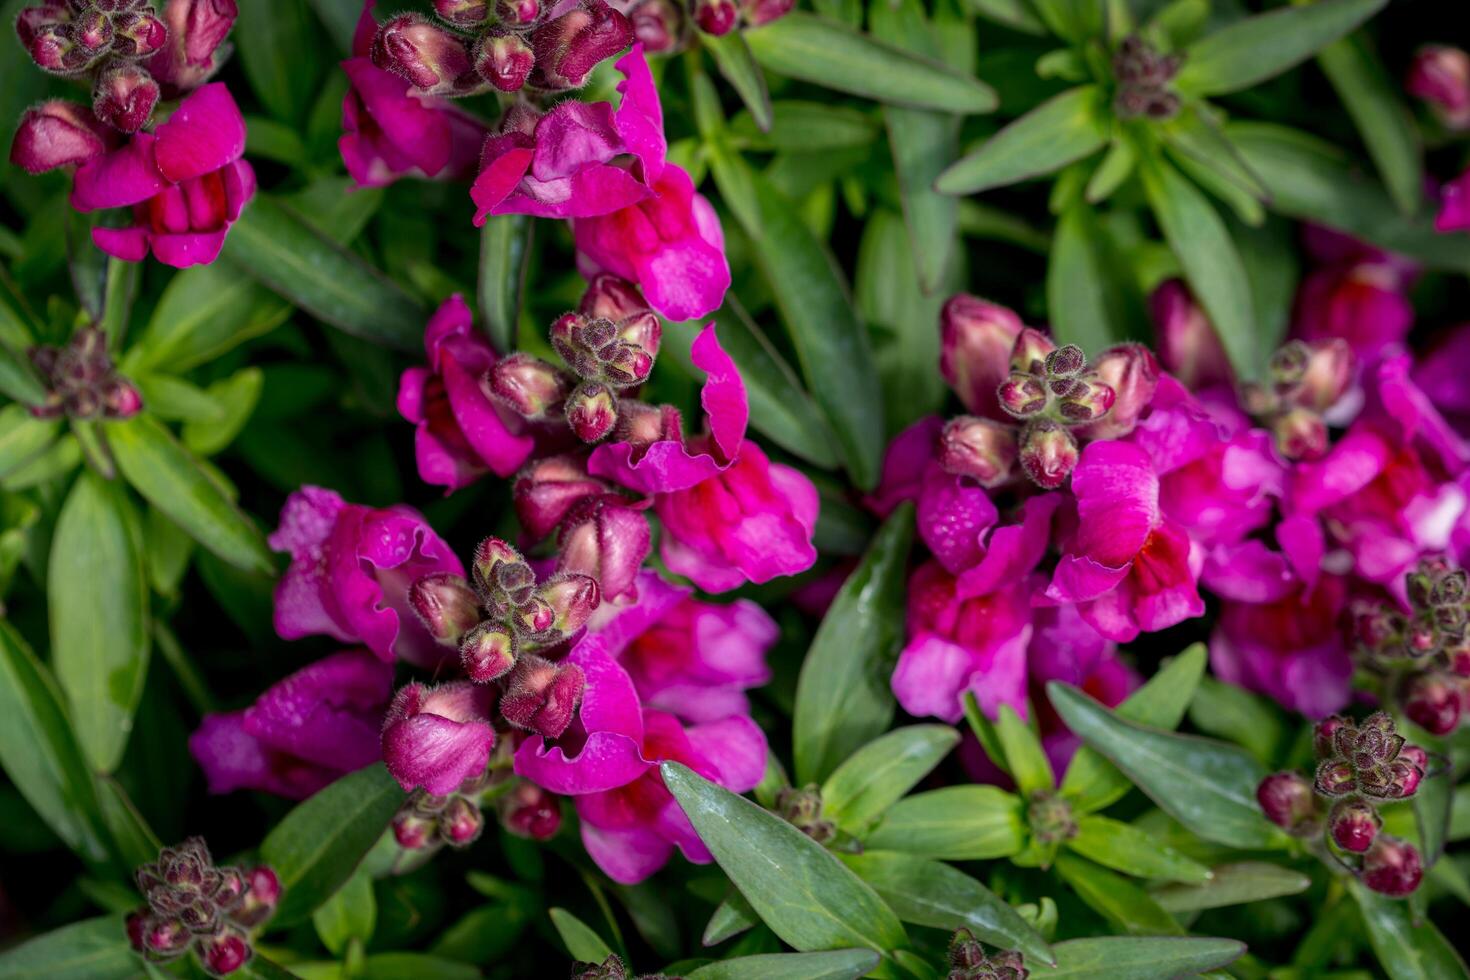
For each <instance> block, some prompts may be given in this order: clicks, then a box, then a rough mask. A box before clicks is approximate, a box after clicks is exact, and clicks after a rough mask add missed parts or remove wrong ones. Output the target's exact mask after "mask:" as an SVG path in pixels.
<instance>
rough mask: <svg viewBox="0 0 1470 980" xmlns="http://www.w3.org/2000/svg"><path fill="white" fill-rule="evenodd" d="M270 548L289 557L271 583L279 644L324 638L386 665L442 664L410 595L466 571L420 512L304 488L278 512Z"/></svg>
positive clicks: (441, 654) (442, 651)
mask: <svg viewBox="0 0 1470 980" xmlns="http://www.w3.org/2000/svg"><path fill="white" fill-rule="evenodd" d="M270 545H271V547H272V548H274V549H275V550H276V551H284V552H287V553H289V554H290V555H291V567H290V568H288V569H287V570H286V573H285V575H283V576H281V581H280V583H279V584H278V585H277V586H276V614H275V622H276V632H277V633H279V634H280V636H281V638H282V639H286V640H294V639H298V638H299V637H303V636H310V635H312V634H324V635H327V636H331V637H334V638H335V639H338V640H341V641H343V642H344V643H361V644H363V645H364V646H366V647H367V648H368V649H370V650H372V651H373V653H375V654H377V655H378V656H379V657H380V658H381V659H383V660H385V661H389V662H391V661H392V660H393V659H394V658H395V657H397V658H401V659H404V660H407V661H409V662H410V663H413V664H417V665H418V666H421V667H434V666H436V665H438V664H439V663H440V662H441V660H443V658H444V655H445V652H446V650H445V648H444V647H441V646H440V645H439V644H438V643H437V642H435V640H434V638H433V637H432V636H431V635H430V634H429V632H428V630H427V629H425V628H424V626H423V624H422V623H420V622H419V620H418V618H417V617H416V616H415V615H414V614H413V612H412V610H411V609H410V607H409V601H408V590H409V586H411V585H412V584H413V583H414V582H415V581H417V580H418V579H419V578H421V577H423V576H425V575H429V574H432V573H434V572H449V573H452V574H454V575H458V576H461V577H463V576H464V573H465V572H464V566H463V565H462V564H460V561H459V559H458V558H457V557H455V554H454V552H453V551H452V550H451V549H450V547H449V546H448V545H447V544H445V543H444V541H443V540H441V539H440V537H439V536H438V535H437V534H435V533H434V530H433V528H431V527H429V525H428V523H427V522H425V521H424V518H423V516H422V515H420V514H419V513H418V511H415V510H413V509H412V508H410V507H405V506H403V505H398V506H394V507H389V508H386V509H382V510H378V509H374V508H371V507H364V506H361V505H359V504H349V503H346V502H345V501H343V499H342V498H341V497H340V496H338V495H337V494H336V493H334V492H333V491H331V490H326V489H323V488H322V487H310V486H308V487H302V488H301V489H300V490H298V491H296V492H295V493H293V494H292V495H291V496H290V497H289V498H288V499H287V500H286V506H285V507H284V508H282V509H281V525H280V527H278V528H277V529H276V531H275V533H274V534H272V535H271V537H270ZM448 652H449V653H450V655H451V656H452V655H453V651H448Z"/></svg>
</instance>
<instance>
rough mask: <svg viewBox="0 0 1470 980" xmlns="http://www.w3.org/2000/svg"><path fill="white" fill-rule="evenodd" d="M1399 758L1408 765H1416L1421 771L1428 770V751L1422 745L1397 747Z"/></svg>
mask: <svg viewBox="0 0 1470 980" xmlns="http://www.w3.org/2000/svg"><path fill="white" fill-rule="evenodd" d="M1399 758H1400V759H1403V760H1404V761H1405V762H1407V763H1409V764H1410V765H1414V766H1418V767H1419V769H1420V770H1421V771H1424V772H1428V771H1429V753H1428V752H1426V751H1424V748H1423V747H1422V746H1418V745H1405V746H1404V747H1403V748H1401V749H1399Z"/></svg>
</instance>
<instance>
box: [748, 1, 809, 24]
mask: <svg viewBox="0 0 1470 980" xmlns="http://www.w3.org/2000/svg"><path fill="white" fill-rule="evenodd" d="M795 6H796V0H740V13H741V14H742V15H743V16H744V18H745V23H747V24H749V25H750V26H751V27H760V26H761V25H762V24H769V23H771V22H772V21H776V20H780V19H781V18H782V17H785V16H786V15H787V14H789V13H791V11H792V9H793V8H794V7H795Z"/></svg>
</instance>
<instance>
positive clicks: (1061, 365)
mask: <svg viewBox="0 0 1470 980" xmlns="http://www.w3.org/2000/svg"><path fill="white" fill-rule="evenodd" d="M1045 363H1046V373H1047V375H1048V376H1051V377H1063V378H1067V377H1072V376H1073V375H1077V374H1081V373H1082V369H1083V368H1084V367H1086V366H1087V355H1086V354H1084V353H1082V348H1081V347H1078V346H1077V345H1076V344H1066V345H1065V346H1062V347H1058V348H1057V349H1056V350H1054V351H1052V352H1051V353H1049V354H1047V355H1046V362H1045Z"/></svg>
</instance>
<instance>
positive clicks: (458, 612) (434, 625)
mask: <svg viewBox="0 0 1470 980" xmlns="http://www.w3.org/2000/svg"><path fill="white" fill-rule="evenodd" d="M408 604H409V605H410V606H411V607H412V608H413V611H414V614H415V615H417V616H418V618H419V622H421V623H423V624H424V628H425V629H427V630H428V631H429V635H430V636H432V637H433V638H434V639H435V640H437V641H439V642H440V643H442V644H443V645H444V646H450V647H452V646H457V645H458V644H459V638H460V637H461V636H463V635H464V633H465V631H466V630H468V629H470V628H471V627H472V626H474V625H475V624H476V623H478V622H479V621H480V597H479V596H478V595H476V593H475V590H474V587H473V586H471V585H470V583H469V582H468V581H467V580H465V579H463V578H461V577H459V576H458V575H454V574H452V573H450V572H435V573H434V574H432V575H425V576H424V577H423V578H420V579H419V580H418V581H416V582H414V583H413V585H411V586H409V589H408Z"/></svg>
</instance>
